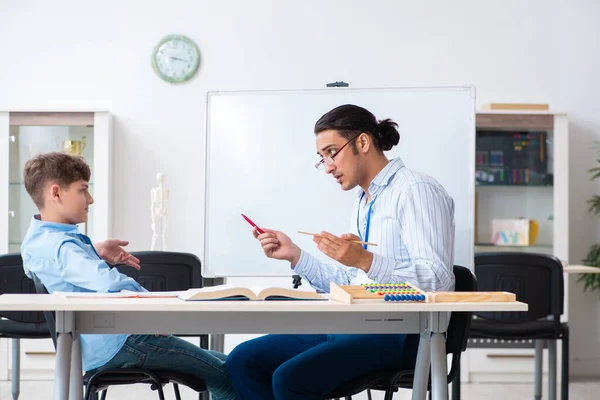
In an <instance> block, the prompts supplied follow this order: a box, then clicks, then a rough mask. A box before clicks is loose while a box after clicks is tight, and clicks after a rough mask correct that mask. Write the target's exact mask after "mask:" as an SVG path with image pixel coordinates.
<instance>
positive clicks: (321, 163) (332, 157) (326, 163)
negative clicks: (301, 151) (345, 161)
mask: <svg viewBox="0 0 600 400" xmlns="http://www.w3.org/2000/svg"><path fill="white" fill-rule="evenodd" d="M359 136H360V134H358V135H356V136H354V137H353V138H352V139H350V140H348V141H347V142H346V143H345V144H344V145H343V146H342V147H340V149H339V150H338V151H336V152H335V153H333V154H332V155H330V156H329V157H324V158H321V160H320V161H319V162H318V163H316V164H315V168H316V169H324V168H325V166H330V165H333V163H334V162H335V157H336V156H337V155H338V154H340V151H342V150H344V147H346V146H347V145H348V143H350V142H352V141H353V140H354V139H356V138H357V137H359Z"/></svg>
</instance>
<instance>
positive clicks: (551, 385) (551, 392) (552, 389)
mask: <svg viewBox="0 0 600 400" xmlns="http://www.w3.org/2000/svg"><path fill="white" fill-rule="evenodd" d="M546 343H547V344H548V400H556V371H557V370H558V368H557V366H556V340H547V341H546Z"/></svg>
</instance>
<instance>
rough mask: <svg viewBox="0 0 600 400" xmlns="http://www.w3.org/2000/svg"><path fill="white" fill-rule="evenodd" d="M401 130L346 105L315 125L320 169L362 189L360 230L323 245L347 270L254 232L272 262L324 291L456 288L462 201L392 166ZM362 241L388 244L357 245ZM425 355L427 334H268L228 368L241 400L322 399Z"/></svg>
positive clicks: (285, 240) (355, 223) (356, 217)
mask: <svg viewBox="0 0 600 400" xmlns="http://www.w3.org/2000/svg"><path fill="white" fill-rule="evenodd" d="M397 126H398V125H397V124H396V123H395V122H393V121H391V120H389V119H386V120H383V121H378V120H377V119H376V118H375V116H374V115H373V114H372V113H371V112H369V111H368V110H366V109H364V108H361V107H358V106H355V105H343V106H340V107H337V108H335V109H333V110H331V111H329V112H328V113H327V114H325V115H323V116H322V117H321V118H320V119H319V121H317V123H316V125H315V134H316V143H317V153H318V154H319V155H320V156H321V160H320V161H319V162H318V163H317V165H316V167H317V168H320V169H321V168H322V169H324V170H325V172H326V173H327V174H330V175H332V176H333V178H334V179H335V180H336V182H337V183H338V184H339V185H340V186H341V188H342V190H352V189H354V188H355V187H356V186H359V188H360V189H359V190H358V193H357V197H358V198H357V201H356V205H355V208H354V210H355V211H354V212H353V215H352V217H351V224H352V225H351V226H352V227H353V228H352V229H353V230H354V229H356V230H355V232H354V233H349V234H344V235H342V236H341V237H336V236H334V235H332V234H330V233H328V232H322V233H321V235H320V236H316V237H315V238H314V239H313V240H314V241H315V242H316V243H317V247H318V249H319V250H320V251H322V252H323V253H324V254H326V255H327V256H328V257H330V258H332V259H334V260H336V261H338V262H340V263H341V264H343V265H345V266H346V267H339V266H334V265H327V264H323V263H321V262H320V261H318V260H317V259H316V258H314V257H313V256H311V255H310V254H308V253H307V252H305V251H303V250H302V249H300V248H299V247H298V246H297V245H296V244H294V243H293V242H292V241H291V240H290V238H289V237H288V236H286V235H285V234H284V233H282V232H279V231H275V230H270V229H263V230H264V231H265V232H264V233H262V234H259V233H258V231H257V230H256V228H254V230H253V234H254V236H255V237H256V238H257V239H258V240H259V241H260V243H261V245H262V247H263V250H264V252H265V255H266V256H267V257H270V258H275V259H279V260H286V261H288V262H290V263H291V265H292V268H293V269H294V272H295V273H297V274H299V275H301V276H303V277H304V278H305V279H306V280H308V281H309V283H310V284H311V285H312V286H313V287H315V288H317V289H321V290H323V291H328V290H329V283H330V282H331V281H334V282H336V283H337V284H340V285H350V284H353V285H357V284H361V283H370V282H378V283H396V282H403V281H407V282H409V283H410V284H412V285H414V286H416V287H418V288H420V289H422V290H424V291H450V290H454V274H453V272H452V268H453V250H454V202H453V200H452V198H450V196H449V195H448V194H447V193H446V191H445V190H444V188H443V187H442V186H441V185H440V184H439V183H438V182H436V181H435V180H434V179H433V178H431V177H429V176H427V175H424V174H422V173H419V172H416V171H412V170H410V169H408V168H406V167H405V166H404V164H403V162H402V160H401V159H399V158H397V159H393V160H391V161H390V160H388V159H387V157H386V156H385V155H384V151H387V150H390V149H391V148H392V147H393V146H395V145H396V144H398V141H399V139H400V135H399V133H398V131H397ZM324 206H326V203H325V202H324ZM330 206H335V205H330ZM356 239H359V240H362V241H365V242H374V243H377V244H378V246H377V247H372V246H371V247H370V248H369V247H368V245H360V244H355V243H352V242H350V240H356ZM417 349H418V335H404V334H397V335H362V334H360V335H359V334H353V335H267V336H263V337H260V338H258V339H254V340H251V341H248V342H245V343H242V344H240V345H239V346H237V347H236V348H235V349H234V350H233V352H232V353H231V354H230V355H229V356H228V358H227V361H226V366H227V369H228V371H229V375H230V378H231V380H232V382H233V385H234V387H235V389H236V392H237V394H238V398H239V399H240V400H259V399H260V400H266V399H278V400H309V399H310V400H312V399H314V400H317V399H323V398H324V397H325V395H326V394H327V393H329V392H330V391H331V390H333V389H335V388H336V387H338V386H340V385H342V384H344V383H346V382H348V381H351V380H353V379H354V378H356V377H358V376H361V375H364V374H368V373H373V372H376V371H378V370H384V369H390V368H396V369H402V368H411V367H414V363H415V360H416V354H417Z"/></svg>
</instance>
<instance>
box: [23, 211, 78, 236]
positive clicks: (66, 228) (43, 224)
mask: <svg viewBox="0 0 600 400" xmlns="http://www.w3.org/2000/svg"><path fill="white" fill-rule="evenodd" d="M31 226H33V227H35V228H36V229H51V230H55V231H61V232H71V231H76V232H79V231H78V230H77V225H71V224H61V223H59V222H51V221H42V220H41V215H40V214H35V215H34V216H33V217H32V218H31Z"/></svg>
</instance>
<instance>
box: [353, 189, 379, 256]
mask: <svg viewBox="0 0 600 400" xmlns="http://www.w3.org/2000/svg"><path fill="white" fill-rule="evenodd" d="M364 196H365V192H363V194H362V195H361V196H360V201H359V202H358V211H357V212H356V230H357V232H358V237H360V240H361V241H363V242H368V241H369V228H370V227H371V210H372V209H373V203H375V199H373V200H371V202H370V203H369V211H368V212H367V226H366V227H365V238H364V239H363V237H362V235H361V234H360V223H359V221H360V218H359V216H360V207H361V206H360V203H362V199H363V197H364ZM363 249H365V250H366V249H367V245H366V244H363Z"/></svg>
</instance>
